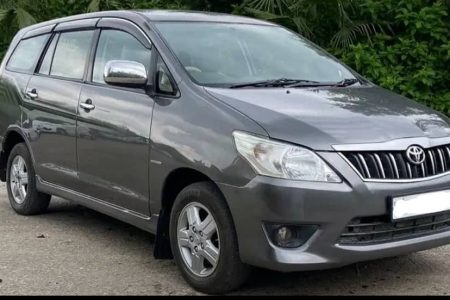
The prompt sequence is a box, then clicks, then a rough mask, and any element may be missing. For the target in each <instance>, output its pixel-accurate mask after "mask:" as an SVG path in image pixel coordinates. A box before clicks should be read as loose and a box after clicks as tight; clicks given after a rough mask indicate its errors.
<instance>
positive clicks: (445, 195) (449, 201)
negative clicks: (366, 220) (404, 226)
mask: <svg viewBox="0 0 450 300" xmlns="http://www.w3.org/2000/svg"><path fill="white" fill-rule="evenodd" d="M392 205H393V208H392V219H393V220H394V221H395V220H401V219H409V218H413V217H419V216H426V215H430V214H436V213H439V212H445V211H450V190H447V191H441V192H434V193H426V194H419V195H412V196H404V197H397V198H394V199H393V203H392Z"/></svg>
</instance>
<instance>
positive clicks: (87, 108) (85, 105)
mask: <svg viewBox="0 0 450 300" xmlns="http://www.w3.org/2000/svg"><path fill="white" fill-rule="evenodd" d="M80 107H81V108H82V109H84V110H85V111H87V112H89V111H91V110H94V109H95V105H94V104H93V103H92V100H91V99H87V100H86V102H84V103H80Z"/></svg>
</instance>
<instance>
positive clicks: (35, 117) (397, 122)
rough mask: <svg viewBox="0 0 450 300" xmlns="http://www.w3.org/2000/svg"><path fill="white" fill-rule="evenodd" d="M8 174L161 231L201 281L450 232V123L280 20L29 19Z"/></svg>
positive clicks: (13, 79)
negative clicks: (32, 23)
mask: <svg viewBox="0 0 450 300" xmlns="http://www.w3.org/2000/svg"><path fill="white" fill-rule="evenodd" d="M0 74H1V75H0V76H1V79H0V145H1V146H0V147H1V148H0V150H1V159H0V177H1V180H2V181H6V182H7V189H8V195H9V200H10V203H11V206H12V208H13V209H14V210H15V211H16V212H17V213H19V214H21V215H34V214H39V213H43V212H45V210H46V209H47V207H48V205H49V202H50V198H51V195H55V196H59V197H63V198H66V199H69V200H71V201H74V202H76V203H78V204H81V205H83V206H86V207H89V208H91V209H94V210H97V211H100V212H102V213H104V214H107V215H110V216H112V217H115V218H117V219H120V220H122V221H124V222H127V223H130V224H132V225H135V226H137V227H139V228H141V229H143V230H145V231H148V232H149V233H152V234H155V235H156V242H155V246H154V255H155V257H156V258H159V259H172V258H174V259H175V261H176V262H177V264H178V266H179V268H180V270H181V272H182V274H183V276H184V278H185V279H186V280H187V281H188V282H189V283H190V284H191V285H192V286H193V287H194V288H196V289H197V290H199V291H202V292H207V293H225V292H228V291H231V290H233V289H236V288H238V287H239V286H240V285H241V284H242V283H244V281H245V279H246V278H247V277H248V275H249V274H250V273H249V272H250V266H256V267H262V268H267V269H271V270H276V271H282V272H292V271H304V270H318V269H327V268H335V267H340V266H343V265H347V264H352V263H356V262H360V261H364V260H371V259H376V258H383V257H389V256H396V255H402V254H406V253H410V252H414V251H421V250H425V249H430V248H433V247H438V246H442V245H445V244H448V243H450V125H449V124H450V120H449V119H448V118H447V117H445V116H443V115H441V114H439V113H437V112H435V111H432V110H430V109H428V108H426V107H424V106H422V105H420V104H417V103H415V102H413V101H411V100H408V99H406V98H404V97H401V96H399V95H396V94H394V93H392V92H389V91H387V90H384V89H382V88H380V87H377V86H375V85H374V84H372V83H370V82H369V81H367V80H366V79H364V78H363V77H361V76H360V75H358V74H356V73H355V72H354V71H353V70H351V69H349V68H348V67H346V66H345V65H343V64H341V63H340V62H339V61H337V60H336V59H335V58H333V57H331V56H330V55H328V54H327V53H325V52H324V51H323V50H321V49H319V48H318V47H317V46H315V45H313V44H312V43H310V42H308V41H307V40H305V39H304V38H302V37H300V36H298V35H297V34H295V33H293V32H291V31H289V30H287V29H285V28H282V27H279V26H277V25H274V24H271V23H267V22H262V21H259V20H254V19H249V18H244V17H237V16H230V15H221V14H210V13H196V12H179V11H178V12H175V11H172V12H170V11H139V12H131V11H118V12H101V13H94V14H86V15H80V16H74V17H69V18H64V19H59V20H54V21H50V22H47V23H43V24H38V25H35V26H31V27H28V28H25V29H23V30H21V31H20V32H19V33H18V34H17V36H16V37H15V39H14V40H13V42H12V44H11V47H10V49H9V51H8V53H7V54H6V57H5V59H4V61H3V63H2V65H1V69H0Z"/></svg>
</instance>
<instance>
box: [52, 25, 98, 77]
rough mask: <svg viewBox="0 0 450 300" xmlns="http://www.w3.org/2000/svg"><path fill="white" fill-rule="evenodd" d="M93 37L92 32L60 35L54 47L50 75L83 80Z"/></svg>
mask: <svg viewBox="0 0 450 300" xmlns="http://www.w3.org/2000/svg"><path fill="white" fill-rule="evenodd" d="M93 35H94V32H93V31H78V32H66V33H62V34H61V35H60V37H59V41H58V45H57V46H56V50H55V54H54V58H53V63H52V66H51V71H50V75H51V76H57V77H64V78H69V79H78V80H81V79H83V75H84V70H85V68H86V63H87V60H88V57H89V51H90V49H91V44H92V38H93Z"/></svg>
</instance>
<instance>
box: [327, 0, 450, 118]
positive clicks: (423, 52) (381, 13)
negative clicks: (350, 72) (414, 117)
mask: <svg viewBox="0 0 450 300" xmlns="http://www.w3.org/2000/svg"><path fill="white" fill-rule="evenodd" d="M364 2H365V4H364V7H363V10H364V11H366V12H367V13H368V14H371V15H372V16H374V17H382V18H383V19H385V20H389V22H390V23H391V28H392V32H389V31H387V32H385V33H379V34H376V35H375V36H373V37H372V38H371V40H370V41H363V42H359V43H357V44H355V45H351V46H350V47H349V48H346V49H334V52H335V53H336V54H337V55H338V56H340V57H341V58H342V59H343V60H344V61H345V62H347V63H348V64H349V65H351V66H353V67H354V68H356V69H357V70H358V71H359V72H360V73H362V74H364V75H365V76H366V77H368V78H369V79H371V80H373V81H375V82H376V83H378V84H380V85H381V86H383V87H386V88H388V89H391V90H394V91H397V92H399V93H402V94H403V95H406V96H408V97H410V98H412V99H415V100H417V101H420V102H423V103H425V104H427V105H429V106H431V107H433V108H435V109H438V110H440V111H442V112H444V113H446V114H448V115H450V39H449V35H450V21H449V19H448V7H447V8H446V7H445V6H444V3H443V2H440V1H435V2H434V3H430V2H432V1H417V0H413V1H412V0H402V1H398V0H383V1H375V0H367V1H364Z"/></svg>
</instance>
